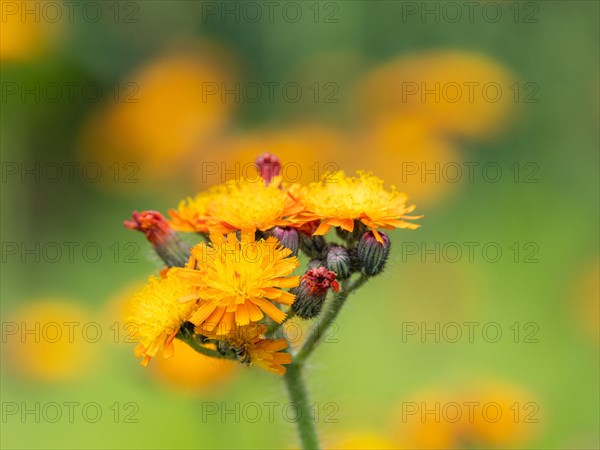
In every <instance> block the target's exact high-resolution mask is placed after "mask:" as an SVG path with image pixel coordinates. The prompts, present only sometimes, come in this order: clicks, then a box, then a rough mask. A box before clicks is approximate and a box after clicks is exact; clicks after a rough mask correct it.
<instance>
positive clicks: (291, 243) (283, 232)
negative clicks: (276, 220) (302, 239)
mask: <svg viewBox="0 0 600 450" xmlns="http://www.w3.org/2000/svg"><path fill="white" fill-rule="evenodd" d="M271 234H272V235H273V236H275V237H276V238H277V239H278V240H279V242H281V245H283V246H284V247H287V248H289V249H290V250H291V251H292V255H294V256H296V255H297V254H298V246H299V243H298V232H297V231H296V230H295V229H293V228H280V227H275V228H273V229H272V230H271Z"/></svg>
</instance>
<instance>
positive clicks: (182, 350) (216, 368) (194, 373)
mask: <svg viewBox="0 0 600 450" xmlns="http://www.w3.org/2000/svg"><path fill="white" fill-rule="evenodd" d="M173 345H174V347H175V353H174V355H173V357H172V358H168V359H167V358H159V359H157V361H156V364H153V366H152V372H153V373H154V374H155V375H156V377H157V378H158V379H159V380H161V381H163V382H165V383H168V384H170V385H174V386H177V387H180V388H184V389H186V390H189V391H190V392H191V393H199V392H208V391H210V390H212V389H213V388H214V387H215V386H216V385H218V384H220V383H223V382H225V381H228V380H229V379H231V377H232V375H233V374H234V373H235V371H236V367H237V366H236V364H235V362H234V361H230V360H226V359H218V358H211V357H209V356H204V355H202V354H200V353H198V352H197V351H196V350H194V349H192V348H191V347H190V346H189V345H187V344H185V343H184V342H181V341H180V340H178V339H175V340H174V341H173Z"/></svg>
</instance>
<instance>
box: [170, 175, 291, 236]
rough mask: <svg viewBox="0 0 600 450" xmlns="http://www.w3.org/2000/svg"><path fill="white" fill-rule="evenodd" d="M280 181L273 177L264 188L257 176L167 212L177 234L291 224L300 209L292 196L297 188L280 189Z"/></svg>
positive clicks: (233, 183) (278, 178)
mask: <svg viewBox="0 0 600 450" xmlns="http://www.w3.org/2000/svg"><path fill="white" fill-rule="evenodd" d="M281 181H282V180H281V177H275V178H273V180H271V182H270V183H269V184H268V185H265V182H264V181H263V179H262V178H260V177H257V178H256V179H255V180H248V179H241V180H232V181H229V182H227V183H224V184H220V185H218V186H214V187H212V188H211V189H209V190H208V191H206V192H201V193H200V194H198V195H197V196H196V197H195V198H188V199H187V200H183V201H182V202H181V203H180V204H179V206H178V208H177V210H170V211H169V215H170V216H171V223H172V226H173V228H174V229H176V230H179V231H196V232H199V233H207V232H212V231H215V232H218V233H227V232H230V231H234V230H242V231H255V230H263V231H266V230H268V229H270V228H273V227H276V226H280V227H284V226H289V225H292V224H294V223H295V217H296V215H297V214H298V213H300V212H301V211H302V209H303V206H302V204H301V203H300V202H299V201H298V200H297V199H296V198H295V197H294V196H293V194H292V192H294V191H296V190H297V187H296V186H294V185H292V186H289V187H283V186H282V184H281Z"/></svg>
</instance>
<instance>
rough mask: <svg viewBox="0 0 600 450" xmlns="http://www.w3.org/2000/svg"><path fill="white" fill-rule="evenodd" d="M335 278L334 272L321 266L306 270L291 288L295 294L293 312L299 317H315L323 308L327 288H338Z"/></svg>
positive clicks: (336, 289)
mask: <svg viewBox="0 0 600 450" xmlns="http://www.w3.org/2000/svg"><path fill="white" fill-rule="evenodd" d="M335 278H336V275H335V273H333V272H331V271H330V270H327V268H325V267H323V266H321V267H315V268H313V269H310V270H309V271H308V272H306V274H305V275H304V276H303V277H302V279H301V280H300V286H298V287H296V288H294V289H292V290H291V292H292V293H294V294H295V295H296V299H295V300H294V303H293V304H292V310H293V311H294V313H295V314H296V315H297V316H298V317H300V318H301V319H312V318H314V317H317V316H318V315H319V314H320V312H321V310H322V309H323V304H324V303H325V297H327V291H328V290H329V288H332V289H333V290H334V291H335V292H337V291H338V290H339V284H338V282H337V281H335Z"/></svg>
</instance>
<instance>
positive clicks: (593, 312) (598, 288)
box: [568, 259, 600, 345]
mask: <svg viewBox="0 0 600 450" xmlns="http://www.w3.org/2000/svg"><path fill="white" fill-rule="evenodd" d="M568 301H569V305H570V307H571V310H572V311H573V313H572V315H573V316H574V317H575V321H576V327H577V328H578V329H579V330H581V331H582V333H583V334H585V335H587V336H589V337H591V338H592V340H593V341H594V343H595V344H596V345H598V343H599V342H600V260H598V259H596V260H595V261H592V262H591V263H590V262H588V263H587V264H586V266H585V267H584V268H583V270H582V273H581V274H580V275H579V277H578V279H577V282H576V284H575V287H574V289H573V290H572V294H571V295H570V298H569V299H568Z"/></svg>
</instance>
